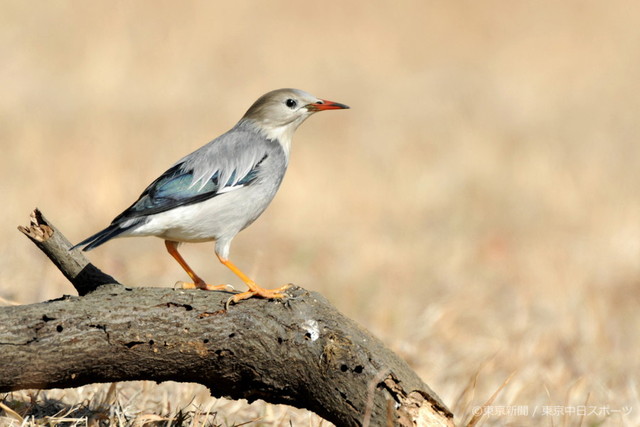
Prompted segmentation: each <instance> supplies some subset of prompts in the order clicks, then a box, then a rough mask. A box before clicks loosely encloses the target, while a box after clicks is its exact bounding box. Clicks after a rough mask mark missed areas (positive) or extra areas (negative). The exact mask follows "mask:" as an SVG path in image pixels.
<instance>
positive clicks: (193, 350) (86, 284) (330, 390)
mask: <svg viewBox="0 0 640 427" xmlns="http://www.w3.org/2000/svg"><path fill="white" fill-rule="evenodd" d="M24 230H26V231H27V232H28V233H25V234H27V235H29V237H30V238H31V239H32V240H34V242H35V243H36V244H37V245H38V247H40V248H41V249H42V250H43V251H44V252H45V253H46V254H47V256H49V257H50V258H51V259H52V260H53V261H54V263H56V265H57V266H59V267H60V268H61V270H63V272H64V274H65V276H67V277H68V278H70V280H71V281H72V283H73V284H74V286H76V287H77V288H78V291H79V292H82V293H83V294H85V295H84V296H80V297H76V296H64V297H62V298H60V299H57V300H53V301H47V302H42V303H38V304H31V305H24V306H15V307H3V308H0V392H9V391H13V390H20V389H26V388H66V387H78V386H82V385H86V384H90V383H97V382H114V381H132V380H152V381H157V382H160V381H168V380H171V381H180V382H197V383H200V384H203V385H205V386H207V387H208V388H209V389H210V391H211V394H212V395H213V396H216V397H228V398H232V399H241V398H242V399H247V400H248V401H250V402H251V401H254V400H256V399H263V400H265V401H267V402H270V403H284V404H288V405H291V406H296V407H299V408H306V409H309V410H311V411H313V412H315V413H317V414H318V415H320V416H322V417H323V418H325V419H327V420H329V421H331V422H333V423H335V424H336V425H339V426H343V425H345V426H360V425H390V424H393V425H402V426H414V425H447V426H451V425H453V421H452V419H453V415H452V414H451V412H449V410H448V409H447V408H446V406H445V405H444V404H443V403H442V402H441V401H440V399H439V398H438V397H437V396H436V394H435V393H434V392H433V391H432V390H431V389H430V388H429V387H428V386H427V385H426V384H424V383H423V382H422V380H420V378H419V377H418V376H417V375H416V374H415V373H414V372H413V371H412V370H411V369H410V368H409V366H408V365H407V364H406V363H405V362H404V361H403V360H401V359H400V358H398V356H396V355H395V354H394V353H392V352H391V351H390V350H388V349H387V348H385V347H384V345H383V344H382V343H381V342H380V341H379V340H377V339H376V338H375V337H373V336H372V335H371V334H369V333H368V332H367V331H365V330H364V329H362V328H361V327H360V326H358V325H357V324H356V323H355V322H353V321H352V320H350V319H348V318H346V317H345V316H343V315H342V314H340V313H339V312H338V311H336V310H335V308H333V307H332V306H331V305H330V304H329V303H328V302H327V301H326V300H325V298H323V297H322V296H321V295H319V294H317V293H314V292H309V291H306V290H304V289H302V288H299V287H293V288H291V289H290V290H288V291H287V293H288V294H289V298H288V299H286V300H285V301H284V302H279V301H267V300H261V299H250V300H247V301H243V302H242V303H240V304H237V305H234V306H232V307H231V308H230V309H229V311H226V310H224V303H225V301H226V299H227V298H228V297H229V294H228V293H225V292H204V291H200V290H181V289H178V290H175V289H168V288H134V289H131V288H127V287H125V286H122V285H119V284H114V283H117V282H116V281H115V280H114V279H113V278H111V277H110V276H106V275H104V273H101V272H100V270H98V269H97V268H95V267H94V266H92V265H91V264H90V263H89V262H88V261H86V259H83V258H84V256H82V254H81V253H77V251H71V252H70V251H69V250H68V248H69V246H70V244H69V243H68V241H67V240H66V239H64V236H62V235H61V234H60V233H59V231H57V230H56V229H55V228H54V227H53V226H52V225H51V224H50V223H47V222H46V220H45V219H44V217H43V216H42V215H41V214H40V213H39V212H35V213H34V215H33V220H32V224H31V226H30V227H29V228H26V229H24ZM47 230H51V232H49V231H47ZM56 235H58V236H57V237H56ZM34 236H39V237H34ZM85 261H86V262H85ZM87 271H90V273H83V272H87Z"/></svg>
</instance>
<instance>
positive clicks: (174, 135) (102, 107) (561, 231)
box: [0, 0, 640, 426]
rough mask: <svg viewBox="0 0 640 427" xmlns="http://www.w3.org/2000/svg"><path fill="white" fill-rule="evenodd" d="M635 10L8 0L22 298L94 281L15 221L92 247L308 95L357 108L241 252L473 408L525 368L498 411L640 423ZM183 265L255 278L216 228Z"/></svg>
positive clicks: (182, 403) (207, 273)
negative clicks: (153, 186) (166, 183)
mask: <svg viewBox="0 0 640 427" xmlns="http://www.w3.org/2000/svg"><path fill="white" fill-rule="evenodd" d="M639 13H640V6H638V4H637V3H636V2H633V1H625V0H615V1H613V2H599V1H595V0H580V1H578V0H570V1H565V2H557V1H553V0H541V1H536V2H507V1H484V2H472V1H419V0H407V1H404V2H380V1H373V2H338V1H324V2H290V1H281V0H274V1H269V2H250V1H237V2H219V1H187V2H170V1H158V0H154V1H150V0H145V1H138V2H124V1H115V2H113V1H94V2H84V1H64V0H63V1H57V2H39V3H37V4H34V3H32V2H13V1H8V0H2V1H0V54H1V57H2V60H1V61H0V87H1V91H2V92H1V93H2V95H1V96H0V149H1V151H0V173H1V174H2V175H1V180H0V197H1V199H2V200H3V208H2V209H1V210H0V237H1V241H2V244H1V245H0V297H1V298H2V300H1V301H2V304H10V303H12V302H14V303H22V304H25V303H33V302H38V301H42V300H46V299H50V298H55V297H59V296H60V295H61V294H74V293H75V292H74V289H73V288H72V287H71V286H70V285H69V284H68V283H67V282H66V281H65V279H64V278H63V277H62V275H61V274H60V273H59V272H58V271H57V270H56V269H55V267H53V266H52V264H51V263H50V262H49V261H48V260H47V259H46V258H45V257H44V255H42V254H41V253H40V252H39V251H38V250H37V249H36V248H35V247H34V245H32V244H31V243H30V242H29V241H28V240H27V239H26V238H25V237H24V236H22V235H21V234H20V233H19V232H18V231H16V227H17V226H18V225H26V224H27V223H28V219H29V213H30V212H31V210H32V209H33V208H34V207H36V206H37V207H39V208H41V209H42V211H43V213H44V214H45V216H46V217H47V218H48V219H49V220H50V221H52V222H53V223H54V224H55V225H56V226H57V227H58V228H59V229H60V230H61V231H62V232H63V233H64V234H65V235H66V236H67V237H68V238H69V239H70V240H72V241H73V242H78V241H80V240H81V239H83V238H85V237H87V236H88V235H90V234H92V233H94V232H96V231H98V230H100V229H101V228H103V227H104V226H106V225H107V224H108V223H109V222H110V221H111V220H112V219H113V217H115V216H116V215H117V214H118V213H120V212H121V211H122V210H123V209H124V208H126V207H127V206H129V205H130V204H131V203H132V202H133V201H134V200H135V199H136V198H137V197H138V195H139V194H140V192H141V191H142V190H143V189H144V188H145V186H146V185H148V184H149V183H150V182H151V181H152V180H153V179H154V178H155V177H157V176H158V175H159V174H160V173H162V172H163V171H164V170H165V169H167V168H168V167H169V166H170V165H171V164H172V163H173V162H175V161H176V160H177V159H178V158H180V157H181V156H183V155H185V154H187V153H189V152H191V151H193V150H194V149H196V148H198V147H199V146H201V145H203V144H205V143H206V142H208V141H209V140H210V139H212V138H213V137H215V136H217V135H219V134H221V133H222V132H224V131H226V130H228V129H229V128H230V127H231V126H233V125H234V124H235V122H236V121H237V120H238V119H239V118H240V117H241V116H242V114H243V113H244V112H245V111H246V109H247V108H248V107H249V106H250V105H251V103H253V101H254V100H255V99H256V98H257V97H258V96H260V95H261V94H263V93H265V92H267V91H269V90H272V89H276V88H280V87H295V88H300V89H303V90H306V91H308V92H311V93H313V94H314V95H317V96H318V97H321V98H325V99H330V100H332V101H337V102H342V103H345V104H348V105H349V106H351V108H352V109H351V110H348V111H342V112H328V113H323V114H320V115H317V116H315V117H313V118H311V119H310V120H308V121H307V122H306V123H305V124H304V125H303V126H302V127H301V128H300V129H299V130H298V132H297V133H296V136H295V138H294V144H293V150H292V156H291V162H290V167H289V171H288V174H287V176H286V178H285V180H284V183H283V185H282V187H281V189H280V192H279V194H278V196H277V197H276V199H275V200H274V202H273V203H272V205H271V207H270V208H269V209H268V210H267V211H266V213H265V214H264V215H263V216H262V217H261V218H260V219H259V220H258V221H257V222H256V223H255V224H254V225H252V226H251V227H250V228H248V229H247V230H245V231H244V232H243V233H241V234H240V235H239V236H238V237H237V238H236V239H235V241H234V244H233V246H232V250H231V259H232V260H233V261H234V262H235V263H236V264H237V265H238V266H239V267H240V268H242V269H244V270H245V271H246V272H247V273H250V275H251V276H253V277H255V278H256V280H257V281H258V283H260V284H262V285H263V286H266V287H274V286H279V285H281V284H283V283H287V282H293V283H296V284H298V285H300V286H303V287H306V288H308V289H311V290H315V291H318V292H321V293H322V294H324V295H325V296H327V297H328V298H329V300H330V301H331V302H332V303H334V304H335V305H336V306H337V307H338V308H339V309H340V310H341V311H343V312H344V313H345V314H346V315H348V316H349V317H351V318H354V319H356V320H357V321H359V322H360V323H361V324H363V325H365V326H366V327H367V328H369V329H370V330H371V331H372V332H373V333H374V334H375V335H377V336H378V337H379V338H381V339H382V340H383V341H384V342H385V343H386V344H387V345H389V346H390V347H391V348H392V349H393V350H394V351H396V352H398V353H399V354H400V355H402V356H403V357H404V358H405V359H406V360H408V361H409V363H410V364H411V366H412V367H413V368H414V369H415V370H416V371H417V372H418V373H419V374H420V375H421V376H422V378H423V379H424V380H425V382H427V383H428V384H429V385H430V386H431V387H432V388H433V389H434V390H435V391H436V392H437V393H438V394H439V395H440V397H441V398H442V399H443V400H444V401H445V403H447V405H449V407H450V408H451V409H452V410H453V411H454V413H455V414H456V421H457V422H463V421H465V420H468V419H469V417H470V416H471V415H472V414H473V413H474V412H475V409H474V408H476V407H478V406H480V405H482V404H483V403H485V402H486V401H487V400H488V399H489V398H490V396H491V395H492V394H493V393H494V392H496V391H497V390H498V389H499V387H500V386H501V385H503V383H504V382H505V380H506V379H507V378H508V377H509V376H510V375H512V374H513V376H512V377H511V380H510V382H509V383H508V384H506V386H505V387H504V388H503V389H502V390H501V391H500V393H498V395H497V397H496V399H495V401H494V402H493V404H492V406H491V407H489V408H488V409H487V412H491V413H487V414H486V415H485V417H484V419H483V421H484V423H485V425H571V426H573V425H580V424H581V423H585V422H586V423H587V424H588V425H595V424H597V425H638V424H639V423H640V398H639V395H638V393H639V390H638V386H639V378H640V357H638V356H639V354H640V341H639V339H638V330H639V329H640V310H639V304H640V144H639V143H638V134H639V131H640V120H639V118H640V116H639V113H640V109H639V107H640V86H639V81H640V80H639V75H640V25H638V22H640V21H639V18H640V16H639ZM184 255H185V258H186V259H187V260H189V262H190V264H191V265H192V266H193V267H194V269H195V270H196V271H197V272H198V273H199V274H200V275H201V276H202V277H203V278H205V279H206V280H207V281H208V282H210V283H214V284H215V283H232V284H234V285H235V286H236V288H239V289H240V288H242V284H241V283H239V281H238V279H237V278H235V277H234V276H233V275H232V274H231V273H230V272H228V271H227V269H226V268H224V267H223V266H221V265H220V264H219V263H218V261H217V259H216V258H215V256H214V253H213V244H210V243H209V244H198V245H188V246H185V247H184ZM89 257H90V258H91V260H92V261H93V262H94V263H95V264H96V265H98V266H99V267H101V268H102V269H103V270H105V271H106V272H107V273H109V274H111V275H113V276H115V277H116V278H118V279H119V280H120V281H122V282H123V283H125V284H128V285H131V286H173V284H174V283H175V282H176V281H178V280H185V279H186V276H185V274H184V272H183V271H182V270H181V269H180V267H179V266H178V264H177V263H175V262H174V261H173V260H172V259H171V258H170V257H169V256H168V255H167V254H166V252H165V249H164V245H163V244H162V241H161V240H158V239H154V238H140V239H131V240H126V239H123V240H116V241H112V242H109V243H108V244H106V245H104V246H102V247H100V248H99V249H96V250H94V251H92V252H91V253H89ZM119 387H120V388H119V393H120V394H119V395H118V396H119V397H118V399H120V400H119V402H120V404H121V406H122V407H124V406H126V405H129V406H127V408H128V410H129V413H130V416H131V417H135V416H139V415H140V414H146V413H152V414H157V415H159V416H160V415H161V416H167V417H170V416H171V413H172V411H175V410H177V409H180V408H184V407H186V406H187V405H190V404H191V405H201V406H199V408H209V409H210V410H211V411H217V414H218V415H217V416H218V418H217V420H218V421H221V420H224V421H225V422H228V423H229V424H232V423H234V422H235V423H240V422H247V421H250V420H255V419H257V418H259V417H261V421H260V423H262V424H264V425H281V424H282V425H289V423H290V422H291V423H292V424H293V425H296V424H300V423H302V422H304V423H305V425H319V424H321V423H322V421H321V420H320V419H319V418H317V417H315V416H313V415H311V414H309V413H306V412H304V411H299V410H294V409H291V408H287V407H283V406H270V405H265V404H264V403H261V402H257V403H254V404H253V405H248V404H246V403H242V402H228V401H224V400H215V399H211V398H209V397H208V393H207V391H206V389H204V388H203V387H199V386H195V385H181V384H175V383H165V384H162V385H155V384H148V383H132V384H121V385H120V386H119ZM106 388H108V386H96V387H94V388H91V387H87V388H83V389H82V390H69V391H57V392H49V396H55V397H56V398H59V399H62V400H64V401H66V402H69V404H74V402H79V401H87V400H88V401H91V400H92V399H98V397H96V396H100V393H104V392H105V390H106ZM56 393H57V394H56ZM194 395H195V396H197V399H196V400H193V397H194ZM136 396H137V397H136ZM141 396H142V397H141ZM125 403H126V405H125ZM167 405H168V406H167ZM549 408H556V410H555V412H553V413H552V412H551V411H549ZM558 408H559V409H558ZM516 410H518V411H519V412H517V411H516ZM581 411H582V412H586V413H584V414H583V413H582V412H581ZM131 419H132V418H131ZM325 424H326V423H325Z"/></svg>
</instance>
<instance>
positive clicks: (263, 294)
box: [224, 284, 293, 310]
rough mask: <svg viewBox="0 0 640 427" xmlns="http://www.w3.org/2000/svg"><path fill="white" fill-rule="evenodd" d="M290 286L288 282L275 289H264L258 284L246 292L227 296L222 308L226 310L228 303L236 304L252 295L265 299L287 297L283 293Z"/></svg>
mask: <svg viewBox="0 0 640 427" xmlns="http://www.w3.org/2000/svg"><path fill="white" fill-rule="evenodd" d="M291 286H293V285H291V284H288V285H284V286H280V287H279V288H276V289H264V288H261V287H259V286H255V287H254V288H252V289H249V290H248V291H246V292H241V293H239V294H236V295H234V296H232V297H231V298H229V299H228V300H227V303H226V304H225V305H224V308H225V309H226V310H229V305H230V304H232V303H233V304H237V303H238V302H240V301H242V300H245V299H249V298H253V297H258V298H265V299H283V298H286V297H287V295H286V294H284V291H286V290H287V289H288V288H290V287H291Z"/></svg>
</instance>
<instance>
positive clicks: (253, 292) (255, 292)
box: [217, 255, 291, 308]
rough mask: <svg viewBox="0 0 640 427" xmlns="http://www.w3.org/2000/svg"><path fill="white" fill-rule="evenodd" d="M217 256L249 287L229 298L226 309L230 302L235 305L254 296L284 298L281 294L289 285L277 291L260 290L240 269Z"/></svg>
mask: <svg viewBox="0 0 640 427" xmlns="http://www.w3.org/2000/svg"><path fill="white" fill-rule="evenodd" d="M217 256H218V259H219V260H220V262H221V263H223V264H224V265H225V266H227V268H228V269H229V270H231V271H233V272H234V273H235V275H236V276H238V277H239V278H240V280H242V281H243V282H244V283H245V284H246V285H247V286H248V287H249V290H248V291H246V292H242V293H239V294H236V295H234V296H232V297H231V298H229V300H228V301H227V304H226V306H227V308H228V307H229V304H230V303H232V302H233V303H234V304H235V303H237V302H239V301H242V300H244V299H249V298H251V297H254V296H255V297H260V298H268V299H280V298H285V297H286V295H285V294H283V293H282V292H284V291H285V290H286V289H287V288H288V287H290V286H291V285H284V286H281V287H279V288H277V289H264V288H261V287H260V286H258V285H256V282H254V281H253V280H251V279H250V278H249V276H247V275H246V274H244V273H243V272H242V271H240V269H239V268H238V267H236V266H235V265H234V264H233V263H232V262H231V261H229V260H228V259H224V258H222V257H220V255H217Z"/></svg>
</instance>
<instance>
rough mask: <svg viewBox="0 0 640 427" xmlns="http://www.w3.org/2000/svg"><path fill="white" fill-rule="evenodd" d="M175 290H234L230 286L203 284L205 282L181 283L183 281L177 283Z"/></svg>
mask: <svg viewBox="0 0 640 427" xmlns="http://www.w3.org/2000/svg"><path fill="white" fill-rule="evenodd" d="M175 288H180V289H202V290H204V291H227V292H233V291H234V290H235V289H234V288H233V286H231V285H209V284H208V283H205V282H196V283H189V282H183V281H177V282H176V285H175Z"/></svg>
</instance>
